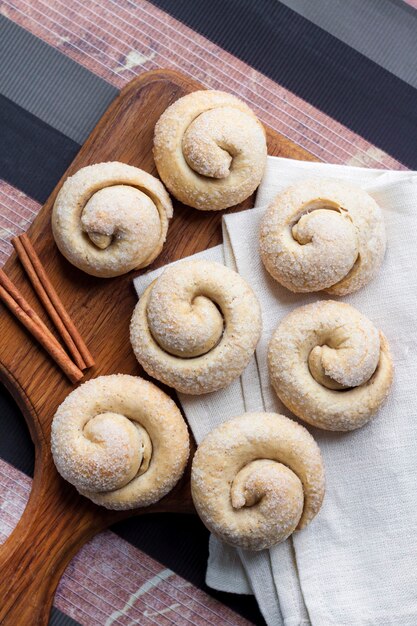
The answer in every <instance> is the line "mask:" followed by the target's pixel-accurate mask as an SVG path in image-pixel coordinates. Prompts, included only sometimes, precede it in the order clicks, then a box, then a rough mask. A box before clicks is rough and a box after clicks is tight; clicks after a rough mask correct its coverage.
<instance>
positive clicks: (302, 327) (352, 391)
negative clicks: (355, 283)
mask: <svg viewBox="0 0 417 626" xmlns="http://www.w3.org/2000/svg"><path fill="white" fill-rule="evenodd" d="M268 364H269V371H270V376H271V382H272V385H273V387H274V389H275V391H276V393H277V395H278V397H279V398H280V399H281V401H282V402H283V403H284V404H285V406H286V407H288V408H289V409H290V410H291V411H292V412H293V413H294V414H295V415H297V416H298V417H300V418H301V419H302V420H304V421H305V422H308V423H309V424H312V425H313V426H317V427H318V428H324V429H325V430H340V431H348V430H354V429H355V428H360V427H361V426H363V425H364V424H366V423H367V422H368V421H369V420H370V419H371V417H372V416H373V415H374V414H375V413H376V412H377V411H378V409H379V408H380V407H381V405H382V404H383V402H384V401H385V399H386V398H387V396H388V393H389V390H390V387H391V383H392V378H393V364H392V359H391V354H390V351H389V346H388V342H387V340H386V338H385V337H384V335H383V334H382V332H378V330H377V329H376V328H375V326H374V325H373V324H372V322H371V321H370V320H369V319H368V318H367V317H365V316H364V315H362V314H361V313H359V311H358V310H357V309H355V308H354V307H352V306H350V305H349V304H345V303H342V302H335V301H332V300H327V301H323V302H315V303H314V304H307V305H306V306H302V307H299V308H298V309H295V310H294V311H292V312H291V313H290V314H289V315H287V316H286V317H285V318H284V319H283V320H282V322H281V323H280V324H279V326H278V328H277V330H276V331H275V333H274V335H273V336H272V339H271V342H270V344H269V350H268Z"/></svg>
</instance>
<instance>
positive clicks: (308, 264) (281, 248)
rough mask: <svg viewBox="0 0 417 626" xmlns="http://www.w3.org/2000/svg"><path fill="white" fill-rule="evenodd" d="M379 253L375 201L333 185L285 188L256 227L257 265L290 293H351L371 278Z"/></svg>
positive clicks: (380, 227) (380, 230) (381, 232)
mask: <svg viewBox="0 0 417 626" xmlns="http://www.w3.org/2000/svg"><path fill="white" fill-rule="evenodd" d="M385 247H386V236H385V226H384V221H383V217H382V212H381V209H380V208H379V206H378V205H377V203H376V202H375V200H373V198H371V196H370V195H369V194H367V193H366V192H365V191H363V190H362V189H359V188H355V187H351V186H349V185H347V184H345V183H342V182H340V181H336V180H306V181H304V182H300V183H299V184H297V185H294V186H293V187H289V188H288V189H286V190H285V191H283V192H282V193H280V194H279V195H278V196H277V197H276V198H275V199H274V200H273V202H272V203H271V205H270V206H269V208H268V210H267V211H266V213H265V215H264V216H263V219H262V222H261V230H260V249H261V257H262V261H263V263H264V265H265V267H266V269H267V270H268V272H269V273H270V274H271V276H272V277H273V278H275V280H277V281H278V282H279V283H281V284H282V285H284V287H286V288H287V289H290V290H291V291H295V292H307V291H320V290H325V291H327V292H328V293H331V294H334V295H338V296H342V295H345V294H348V293H352V292H353V291H356V290H357V289H360V288H361V287H363V286H364V285H366V284H367V283H369V281H371V280H372V278H373V277H374V276H375V274H376V273H377V271H378V270H379V268H380V266H381V263H382V260H383V257H384V253H385Z"/></svg>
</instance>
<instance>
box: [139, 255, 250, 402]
mask: <svg viewBox="0 0 417 626" xmlns="http://www.w3.org/2000/svg"><path fill="white" fill-rule="evenodd" d="M261 328H262V321H261V311H260V307H259V303H258V301H257V299H256V296H255V294H254V293H253V291H252V289H251V288H250V287H249V285H248V284H247V283H246V281H244V280H243V278H241V277H240V276H239V274H237V273H236V272H234V271H233V270H231V269H229V268H227V267H225V266H224V265H221V264H220V263H213V262H209V261H196V260H195V261H182V262H181V263H179V264H176V265H171V266H170V267H168V268H167V269H166V270H165V271H164V272H163V274H162V275H161V276H160V277H159V278H158V279H157V280H156V281H154V282H153V283H152V284H151V285H150V286H149V287H148V288H147V289H146V291H145V292H144V293H143V295H142V297H141V298H140V299H139V302H138V304H137V305H136V307H135V310H134V312H133V316H132V321H131V324H130V340H131V343H132V346H133V350H134V353H135V355H136V358H137V360H138V361H139V363H140V364H141V365H142V367H143V368H144V370H145V371H146V372H148V374H150V375H151V376H153V377H154V378H157V379H158V380H160V381H162V382H163V383H165V384H166V385H169V386H170V387H174V388H175V389H177V391H181V392H182V393H189V394H194V395H198V394H202V393H208V392H209V391H216V390H217V389H222V388H223V387H227V385H229V384H230V383H231V382H232V381H233V380H234V379H235V378H237V377H238V376H240V374H241V373H242V371H243V370H244V369H245V367H246V366H247V364H248V363H249V360H250V358H251V356H252V355H253V353H254V351H255V347H256V344H257V343H258V340H259V337H260V333H261Z"/></svg>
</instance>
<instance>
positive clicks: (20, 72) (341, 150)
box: [0, 0, 417, 626]
mask: <svg viewBox="0 0 417 626" xmlns="http://www.w3.org/2000/svg"><path fill="white" fill-rule="evenodd" d="M342 4H343V7H342V6H341V5H342ZM312 6H313V5H312V3H310V2H308V1H307V0H283V1H281V2H279V1H278V0H212V1H211V2H210V6H208V4H207V2H206V0H205V1H204V2H203V0H194V1H193V2H191V3H190V2H188V3H187V2H180V1H178V0H158V1H155V2H153V3H151V2H146V1H145V0H136V1H135V2H133V1H132V0H90V2H88V3H85V2H82V0H0V136H1V138H2V140H1V142H0V264H2V263H3V262H4V261H5V260H6V258H7V256H8V254H9V253H10V251H11V245H10V243H9V242H10V238H11V237H12V236H13V235H15V234H18V233H20V232H22V231H24V230H26V229H27V228H28V226H29V224H30V223H31V221H32V220H33V219H34V217H35V216H36V214H37V212H38V210H39V208H40V206H41V204H42V202H43V201H44V200H45V199H46V198H47V197H48V195H49V194H50V192H51V190H52V189H53V187H54V186H55V184H56V182H57V180H58V179H59V177H60V176H61V174H62V173H63V172H64V171H65V169H66V168H67V166H68V165H69V163H70V162H71V160H72V159H73V158H74V155H75V154H76V153H77V151H78V149H79V147H80V145H81V144H82V143H83V141H84V140H85V139H86V137H87V136H88V134H89V132H90V131H91V129H92V128H93V127H94V125H95V124H96V122H97V120H98V119H99V117H100V116H101V115H102V113H103V111H104V110H105V109H106V108H107V106H108V105H109V103H110V102H111V101H112V99H113V98H114V97H115V96H116V95H117V93H118V91H119V90H120V89H121V88H122V87H123V86H124V85H125V84H126V83H127V82H128V81H129V80H131V79H132V78H134V77H135V76H137V75H139V74H140V73H142V72H144V71H146V70H150V69H156V68H166V67H171V68H174V69H177V70H180V71H182V72H183V73H184V74H186V75H189V76H191V77H192V78H194V79H196V80H198V81H200V82H201V83H202V84H203V85H205V86H207V87H210V88H214V89H225V90H227V91H230V92H232V93H234V94H236V95H237V96H239V97H240V98H242V99H243V100H245V101H246V102H247V103H248V104H249V105H250V106H251V107H252V108H253V109H254V110H255V112H256V113H257V115H258V116H259V117H260V119H261V120H263V121H264V122H265V123H266V124H268V125H269V126H271V127H272V128H273V129H275V130H277V131H279V132H280V133H282V134H283V135H285V136H286V137H288V138H290V139H291V140H292V141H294V142H296V143H297V144H299V145H300V146H302V147H303V148H305V149H306V150H308V151H309V152H311V153H312V154H314V155H315V156H316V157H317V158H319V159H321V160H323V161H326V162H332V163H343V164H354V165H359V166H365V167H376V168H394V169H406V168H410V167H412V168H415V167H417V152H416V150H415V145H417V92H416V87H417V77H416V75H415V74H414V73H413V72H414V71H415V54H416V52H417V42H416V38H415V33H416V32H417V30H416V26H417V12H416V11H415V9H414V8H413V7H416V6H417V3H416V2H415V1H414V0H410V1H409V2H403V1H402V0H387V1H386V2H384V3H380V2H377V1H376V0H362V2H361V3H360V10H359V8H358V3H357V2H353V1H352V0H347V1H346V2H345V3H332V2H331V1H330V0H317V2H316V3H314V10H312ZM338 7H339V8H338ZM338 11H339V12H338ZM342 12H343V13H342ZM343 24H344V25H347V24H349V28H344V29H343V28H341V25H343ZM364 29H365V30H367V32H368V37H366V38H364V37H363V36H362V35H361V33H362V32H363V30H364ZM355 37H356V38H355ZM365 39H366V41H365ZM381 41H384V46H381V45H380V43H381ZM378 42H379V44H378ZM377 44H378V45H377ZM0 407H1V408H2V409H4V410H2V411H0V427H2V432H5V436H4V438H3V441H0V456H1V457H2V460H0V541H4V540H5V539H6V537H7V536H8V535H9V534H10V533H11V532H12V530H13V528H14V526H15V524H16V521H17V519H19V516H20V515H21V512H22V510H23V508H24V506H25V503H26V501H27V498H28V494H29V491H30V484H31V479H30V477H29V475H28V474H29V473H30V472H31V468H32V465H33V453H32V450H31V445H30V441H29V435H28V433H27V432H26V430H25V429H24V428H23V426H22V417H21V416H20V414H19V412H18V411H17V409H16V407H14V404H13V403H12V402H11V400H10V399H9V397H8V396H7V394H6V392H5V391H3V390H1V391H0ZM173 536H175V538H176V540H175V541H170V540H169V538H170V537H173ZM161 537H162V540H161ZM206 554H207V532H206V531H205V529H203V528H202V526H201V524H200V523H199V521H198V520H197V519H189V520H187V521H184V520H181V521H180V522H175V521H174V520H173V518H172V517H170V516H166V517H164V516H153V517H152V519H146V516H145V517H143V518H138V519H137V520H133V521H132V520H130V521H127V522H123V523H121V524H118V525H117V526H116V527H115V528H114V529H112V530H111V531H107V532H105V533H103V534H101V535H100V536H98V537H96V538H95V539H94V540H92V541H91V542H90V543H89V544H88V545H86V546H85V547H84V548H83V550H82V551H81V552H80V553H79V555H77V557H76V558H75V559H74V560H73V562H72V563H71V565H70V566H69V567H68V569H67V571H66V572H65V575H64V577H63V579H62V581H61V583H60V585H59V588H58V591H57V594H56V598H55V606H54V611H53V613H52V617H51V623H52V624H55V625H57V624H61V625H65V624H73V623H80V624H86V625H87V624H88V625H90V624H113V623H115V624H144V625H145V626H146V625H147V624H163V625H165V624H180V625H182V624H184V625H192V624H199V625H200V624H201V625H203V624H211V625H212V626H217V625H218V624H230V625H232V624H236V625H238V624H245V623H256V624H262V623H263V621H262V617H261V616H260V614H259V612H258V611H257V609H256V606H255V603H254V601H253V599H251V598H248V597H246V598H245V597H237V596H236V597H234V596H232V595H227V594H220V593H216V592H214V591H212V590H209V589H208V588H206V587H205V586H204V568H205V559H206ZM174 570H175V572H176V573H174Z"/></svg>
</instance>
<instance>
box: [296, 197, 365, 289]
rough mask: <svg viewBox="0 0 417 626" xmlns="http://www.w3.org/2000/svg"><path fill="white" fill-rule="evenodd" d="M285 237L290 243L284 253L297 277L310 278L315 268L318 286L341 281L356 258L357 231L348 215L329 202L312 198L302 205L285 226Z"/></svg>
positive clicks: (357, 250)
mask: <svg viewBox="0 0 417 626" xmlns="http://www.w3.org/2000/svg"><path fill="white" fill-rule="evenodd" d="M286 237H287V239H289V238H290V237H291V238H292V240H293V244H292V246H291V245H290V248H289V249H288V250H289V252H291V250H292V254H293V259H294V261H295V260H296V261H297V264H299V267H300V269H301V275H302V276H307V275H311V274H312V269H313V268H315V269H316V273H317V275H318V281H319V286H320V287H321V286H330V285H335V284H337V283H338V282H339V281H341V280H342V279H343V278H345V277H346V276H347V274H348V273H349V272H350V271H351V270H352V268H353V267H354V265H355V262H356V260H357V258H358V254H359V243H358V238H357V232H356V228H355V226H354V224H353V222H352V220H351V218H350V216H349V213H348V212H346V211H345V210H344V209H343V208H342V207H340V206H338V205H337V204H335V203H333V202H331V201H330V200H321V199H315V200H313V201H311V202H309V203H308V204H307V205H305V206H303V207H302V208H301V210H300V212H299V215H298V216H297V218H296V220H293V221H292V222H290V223H289V225H288V231H287V235H286ZM284 241H285V237H284ZM299 246H301V248H300V247H299ZM297 248H298V249H297ZM297 271H298V270H297Z"/></svg>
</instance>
